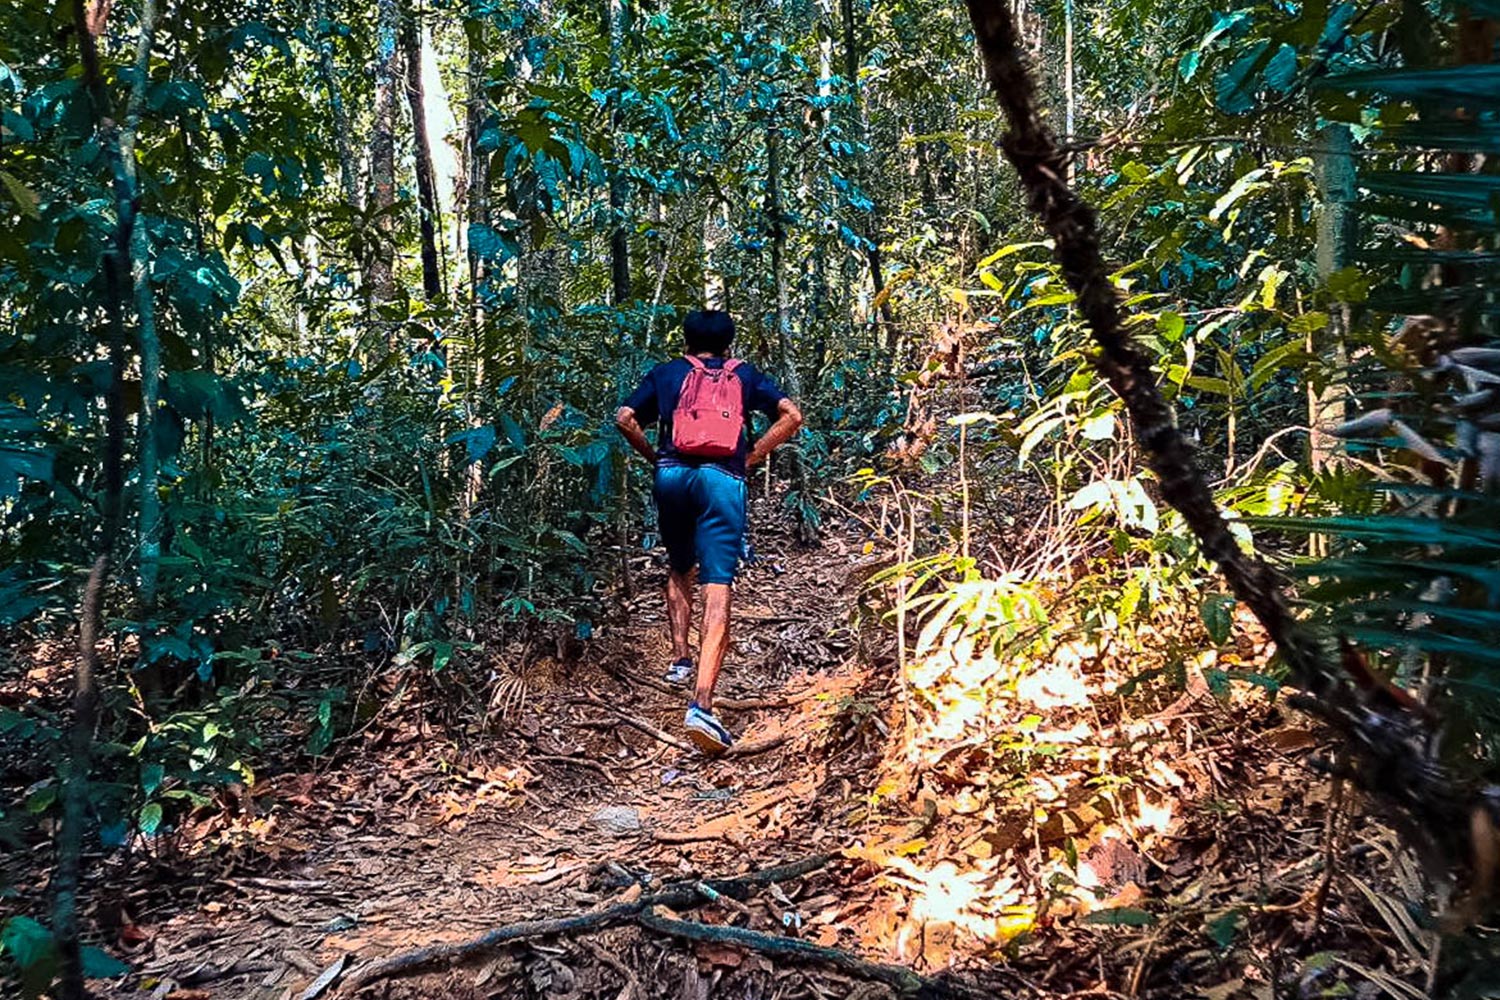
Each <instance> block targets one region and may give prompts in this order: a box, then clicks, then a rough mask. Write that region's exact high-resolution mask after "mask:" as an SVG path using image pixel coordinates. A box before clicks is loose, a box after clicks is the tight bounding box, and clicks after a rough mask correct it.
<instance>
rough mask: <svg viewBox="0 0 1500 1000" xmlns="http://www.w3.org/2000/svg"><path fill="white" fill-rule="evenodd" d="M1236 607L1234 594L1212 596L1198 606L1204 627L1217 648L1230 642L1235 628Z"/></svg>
mask: <svg viewBox="0 0 1500 1000" xmlns="http://www.w3.org/2000/svg"><path fill="white" fill-rule="evenodd" d="M1234 605H1235V599H1234V595H1233V594H1210V595H1208V596H1207V597H1205V598H1204V599H1203V603H1202V604H1201V605H1199V606H1198V612H1199V614H1200V615H1201V616H1202V618H1203V627H1204V628H1206V629H1207V630H1208V637H1209V638H1210V639H1212V640H1213V641H1214V645H1216V646H1222V645H1224V643H1226V642H1228V641H1229V633H1230V631H1231V630H1232V629H1233V628H1234Z"/></svg>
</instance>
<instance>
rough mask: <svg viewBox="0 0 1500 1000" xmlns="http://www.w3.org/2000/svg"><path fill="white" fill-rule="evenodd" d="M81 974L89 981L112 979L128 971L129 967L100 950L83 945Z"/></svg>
mask: <svg viewBox="0 0 1500 1000" xmlns="http://www.w3.org/2000/svg"><path fill="white" fill-rule="evenodd" d="M80 957H81V959H82V964H83V974H84V976H85V977H87V978H89V979H113V978H114V977H115V976H123V975H125V974H126V973H127V972H129V971H130V966H128V965H126V964H125V963H124V962H122V961H120V960H119V959H118V958H115V957H114V956H113V955H111V954H110V953H109V952H107V951H104V950H103V949H102V948H95V947H93V946H92V945H84V946H83V949H82V954H81V956H80Z"/></svg>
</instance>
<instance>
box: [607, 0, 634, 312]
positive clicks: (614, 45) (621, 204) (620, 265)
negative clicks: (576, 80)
mask: <svg viewBox="0 0 1500 1000" xmlns="http://www.w3.org/2000/svg"><path fill="white" fill-rule="evenodd" d="M603 10H604V21H605V29H606V32H607V34H608V35H609V84H610V87H612V88H613V89H614V90H615V96H613V97H611V98H610V102H609V121H610V136H611V139H610V142H611V146H612V154H613V155H612V157H611V159H612V161H613V162H611V163H610V171H609V215H610V231H609V274H610V285H611V289H612V292H613V296H612V301H613V303H614V305H616V306H620V305H623V304H624V303H626V302H628V301H630V226H629V221H630V220H629V216H628V214H627V212H626V209H627V208H628V202H629V199H628V197H627V193H626V188H625V162H624V156H625V147H624V144H623V143H621V142H620V140H619V133H618V128H619V124H618V123H619V117H620V110H619V103H620V102H619V89H620V86H621V77H620V50H621V48H622V47H623V46H624V40H625V17H626V14H625V5H624V4H623V3H622V2H621V0H604V8H603Z"/></svg>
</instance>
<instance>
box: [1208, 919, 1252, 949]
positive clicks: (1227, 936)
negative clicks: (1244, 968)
mask: <svg viewBox="0 0 1500 1000" xmlns="http://www.w3.org/2000/svg"><path fill="white" fill-rule="evenodd" d="M1244 918H1245V912H1244V911H1243V910H1230V911H1229V912H1228V913H1225V914H1223V915H1222V916H1220V917H1218V918H1217V919H1215V920H1211V921H1209V923H1208V926H1207V931H1208V936H1209V937H1210V938H1212V939H1213V942H1214V944H1216V945H1218V946H1219V948H1220V949H1221V950H1222V949H1227V948H1228V947H1229V946H1230V945H1232V944H1234V935H1235V932H1236V931H1238V930H1239V928H1240V923H1241V922H1242V921H1243V920H1244Z"/></svg>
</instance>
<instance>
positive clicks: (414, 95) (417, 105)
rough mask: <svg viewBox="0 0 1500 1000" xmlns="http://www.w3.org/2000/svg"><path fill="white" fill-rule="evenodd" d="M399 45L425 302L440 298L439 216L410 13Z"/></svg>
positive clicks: (418, 36) (418, 41) (417, 40)
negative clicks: (414, 173) (403, 60)
mask: <svg viewBox="0 0 1500 1000" xmlns="http://www.w3.org/2000/svg"><path fill="white" fill-rule="evenodd" d="M401 47H402V49H404V50H405V55H406V103H407V107H408V108H410V109H411V136H412V147H413V148H412V153H413V157H414V159H415V160H416V167H417V206H418V210H419V215H420V220H419V226H420V229H421V234H422V294H423V295H424V296H425V297H426V298H427V301H428V302H436V301H437V300H439V299H441V298H442V297H443V271H442V267H441V265H440V264H439V263H438V247H437V227H438V225H439V223H440V221H441V215H440V212H439V209H438V203H437V183H436V180H435V174H434V172H433V169H432V143H431V142H430V141H429V140H428V137H427V100H426V96H425V95H424V94H423V93H422V33H421V31H420V30H419V28H418V26H417V19H416V17H415V15H414V14H412V13H411V12H407V16H405V17H403V18H402V19H401Z"/></svg>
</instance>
